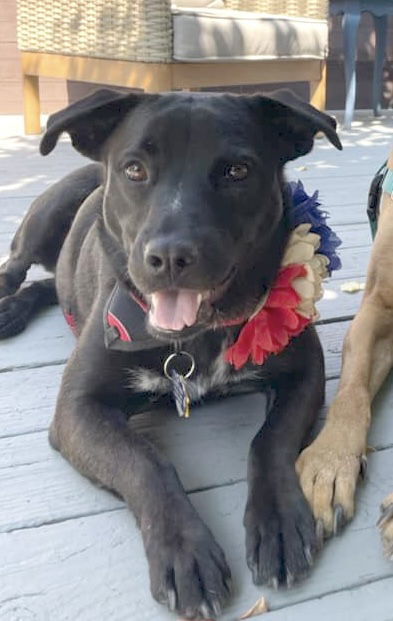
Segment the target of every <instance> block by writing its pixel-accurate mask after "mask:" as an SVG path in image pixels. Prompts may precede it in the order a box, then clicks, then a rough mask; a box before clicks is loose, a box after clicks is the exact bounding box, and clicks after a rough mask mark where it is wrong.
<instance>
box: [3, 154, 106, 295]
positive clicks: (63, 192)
mask: <svg viewBox="0 0 393 621" xmlns="http://www.w3.org/2000/svg"><path fill="white" fill-rule="evenodd" d="M101 176H102V166H101V165H100V164H89V165H88V166H84V167H83V168H79V169H77V170H75V171H73V172H72V173H70V174H69V175H67V176H66V177H64V179H62V180H61V181H58V182H57V183H55V184H54V185H53V186H51V187H50V188H48V189H47V190H45V192H43V193H42V194H41V195H40V196H38V197H37V198H36V199H35V200H34V202H33V203H32V205H31V207H30V209H29V210H28V212H27V214H26V215H25V217H24V218H23V220H22V223H21V225H20V227H19V228H18V230H17V232H16V233H15V236H14V238H13V240H12V243H11V252H10V256H9V259H8V260H7V261H6V262H5V263H4V264H3V265H1V266H0V298H3V297H5V296H9V295H12V294H13V293H15V292H16V291H17V290H18V289H19V287H20V285H21V284H22V283H23V281H24V280H25V278H26V274H27V271H28V270H29V268H30V267H31V265H32V264H33V263H34V264H40V265H43V266H44V267H46V269H47V270H49V271H51V272H53V271H54V269H55V266H56V262H57V259H58V256H59V253H60V250H61V247H62V245H63V241H64V239H65V236H66V235H67V233H68V231H69V228H70V226H71V224H72V221H73V219H74V217H75V214H76V212H77V211H78V209H79V207H80V206H81V205H82V203H83V201H84V200H85V199H86V198H87V196H89V194H91V192H92V191H93V190H94V189H95V188H96V187H98V186H99V185H100V183H101Z"/></svg>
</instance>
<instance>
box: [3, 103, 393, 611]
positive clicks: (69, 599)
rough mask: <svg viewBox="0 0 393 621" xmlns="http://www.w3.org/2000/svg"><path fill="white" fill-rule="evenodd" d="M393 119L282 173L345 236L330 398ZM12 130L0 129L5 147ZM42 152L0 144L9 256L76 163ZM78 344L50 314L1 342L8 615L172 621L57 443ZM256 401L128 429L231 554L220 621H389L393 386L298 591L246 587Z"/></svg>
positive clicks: (25, 141)
mask: <svg viewBox="0 0 393 621" xmlns="http://www.w3.org/2000/svg"><path fill="white" fill-rule="evenodd" d="M392 112H393V111H391V112H390V114H388V115H387V116H385V117H383V118H382V119H381V120H378V121H374V120H372V119H371V118H369V117H368V116H367V115H363V116H362V118H361V121H359V123H357V124H355V127H354V128H353V130H352V131H351V132H341V137H342V140H343V143H344V147H345V149H344V151H343V152H342V153H339V152H337V151H335V150H334V149H333V148H332V147H330V146H329V145H328V144H327V143H326V142H325V141H324V140H317V142H316V147H315V149H314V151H313V153H312V154H311V155H310V156H308V157H306V158H303V160H301V161H297V162H296V163H294V164H293V165H292V166H291V168H290V169H289V173H290V174H289V177H291V178H293V179H297V178H299V177H300V178H301V179H302V180H303V182H304V183H305V186H306V189H307V190H308V191H309V192H310V191H312V190H314V189H315V188H318V189H319V190H320V195H321V198H322V200H323V203H324V205H325V206H326V208H327V209H328V210H329V212H330V214H331V223H332V224H333V225H334V228H335V230H336V231H337V232H338V234H339V235H340V236H341V238H342V240H343V245H342V249H341V258H342V262H343V268H342V270H341V271H340V272H338V273H337V276H335V277H334V278H333V279H331V281H330V282H329V283H328V284H327V290H326V296H325V299H324V300H323V301H322V302H321V303H320V305H319V307H320V311H321V316H322V323H321V325H320V326H319V328H318V330H319V333H320V336H321V339H322V341H323V344H324V349H325V355H326V367H327V401H328V402H329V401H330V400H331V398H332V395H333V394H334V392H335V389H336V386H337V378H338V376H339V373H340V353H341V344H342V339H343V335H344V334H345V331H346V329H347V327H348V322H349V319H350V318H351V316H352V315H353V313H354V312H355V311H356V309H357V307H358V304H359V300H360V295H361V294H359V293H357V294H352V295H351V294H347V293H342V292H341V291H340V285H341V284H342V283H343V282H345V281H348V280H360V281H364V277H365V273H366V265H367V260H368V255H369V250H370V234H369V228H368V224H367V219H366V212H365V202H366V195H367V190H368V186H369V183H370V179H371V177H372V174H373V173H374V171H375V170H376V169H377V167H378V166H379V165H380V163H381V162H382V161H383V160H384V158H386V156H387V153H388V150H389V146H391V144H392V141H393V114H392ZM9 127H10V125H9V123H8V121H7V119H6V117H3V118H2V119H1V120H0V130H1V133H2V134H3V136H4V135H6V134H7V133H9ZM37 145H38V139H37V138H36V137H29V138H26V137H22V136H21V135H13V136H11V137H7V138H3V139H2V140H1V144H0V146H1V149H0V178H1V187H0V257H4V256H5V255H6V254H7V248H8V244H9V241H10V239H11V236H12V233H13V232H14V230H15V228H16V226H17V224H18V222H19V221H20V219H21V216H22V214H23V213H24V211H25V210H26V209H27V207H28V205H29V203H30V202H31V200H32V199H33V198H34V197H35V196H36V195H37V194H38V193H39V192H41V191H42V190H43V189H44V188H45V187H47V186H48V185H49V184H50V183H52V182H53V181H55V180H57V179H58V178H59V177H60V176H61V175H63V174H64V173H66V172H69V171H70V170H71V169H73V168H74V167H76V166H78V165H79V164H80V163H81V162H82V158H80V157H79V156H78V155H77V154H76V153H75V152H74V151H73V150H72V149H71V147H70V145H69V144H68V142H67V141H66V140H65V139H64V140H62V142H61V144H60V145H59V147H58V148H57V149H56V150H55V152H54V153H53V154H52V155H51V156H49V157H48V158H47V159H43V158H41V157H40V156H39V155H38V152H37ZM35 273H36V274H38V275H39V274H40V272H39V270H38V271H37V270H35ZM72 346H73V338H72V336H71V334H70V333H69V331H68V328H67V326H66V325H65V323H64V321H63V319H62V316H61V314H60V311H59V310H58V309H57V308H53V309H50V310H48V311H47V312H46V313H43V314H42V316H40V317H39V318H38V319H37V320H36V321H35V322H34V323H33V324H32V325H31V326H30V327H29V328H28V330H27V331H26V332H25V333H24V334H23V335H21V336H19V337H17V338H14V339H10V340H9V341H5V342H1V344H0V619H1V620H4V621H19V620H21V621H22V620H23V621H24V620H27V619H29V620H30V619H31V620H33V619H34V620H36V621H44V620H45V621H66V620H67V621H76V620H78V621H109V620H111V621H123V620H124V621H126V620H127V621H129V620H132V621H143V620H146V621H147V620H149V621H159V620H160V621H161V620H162V621H165V620H169V619H173V618H174V617H173V616H172V615H170V614H169V613H167V612H166V610H165V609H163V608H162V607H160V606H159V605H157V604H155V602H154V601H153V600H152V599H151V597H150V593H149V585H148V575H147V566H146V562H145V560H144V554H143V550H142V544H141V540H140V537H139V533H138V531H137V529H136V527H135V523H134V520H133V518H132V516H131V515H130V514H129V512H128V511H127V510H126V509H125V508H124V505H123V503H122V502H120V501H118V500H116V499H114V498H113V497H112V496H111V495H110V494H108V493H106V492H105V491H102V490H99V489H97V488H95V487H94V486H93V485H92V484H90V483H89V482H88V481H86V480H85V479H83V478H82V477H81V476H80V475H79V474H77V473H76V472H75V471H74V470H73V469H72V468H71V467H70V466H69V465H68V464H67V463H66V462H65V461H64V460H63V459H62V458H61V457H60V456H59V455H58V454H57V453H55V452H54V451H52V450H51V449H50V447H49V445H48V442H47V427H48V423H49V421H50V418H51V416H52V412H53V409H54V404H55V398H56V393H57V390H58V386H59V382H60V378H61V374H62V371H63V368H64V362H65V360H66V359H67V356H68V355H69V353H70V351H71V349H72ZM263 402H264V398H263V396H260V395H249V396H247V397H241V398H240V397H237V398H233V399H231V400H228V401H226V402H221V403H220V404H215V405H209V406H204V407H201V408H198V409H195V410H194V411H193V414H192V417H191V419H190V420H189V421H182V420H179V419H178V418H177V417H176V416H175V415H173V414H170V413H168V412H163V413H154V414H151V415H150V414H146V415H141V416H139V417H137V419H136V420H135V421H134V423H133V424H135V425H137V426H138V427H139V428H141V429H144V430H145V431H146V432H147V433H148V434H149V435H151V436H152V437H155V438H157V439H158V441H159V443H160V445H162V446H163V447H164V449H165V450H166V452H167V454H168V455H169V456H170V457H171V458H172V460H173V461H174V463H175V464H176V466H177V468H178V471H179V474H180V476H181V479H182V481H183V483H184V485H185V487H186V489H187V490H188V492H189V493H190V495H191V499H192V501H193V503H194V504H195V505H196V507H197V509H198V511H199V512H200V514H201V515H202V517H203V518H204V519H205V521H206V522H207V524H208V525H209V526H210V527H211V529H212V531H213V532H214V534H215V535H216V537H217V539H218V541H219V542H220V543H221V545H222V546H223V548H224V550H225V551H226V553H227V557H228V560H229V563H230V565H231V567H232V570H233V576H234V584H235V593H234V596H233V599H232V602H231V604H230V606H229V607H228V608H227V610H226V611H225V615H224V616H223V620H224V621H234V620H235V619H238V618H239V616H240V614H241V613H243V612H244V611H245V610H247V609H248V608H249V607H250V606H251V605H252V604H253V603H254V602H255V601H256V599H257V598H258V597H260V596H261V595H262V594H264V595H265V596H266V598H267V600H268V603H269V606H270V608H271V610H272V612H270V613H268V615H267V616H266V619H267V620H268V621H289V620H290V621H314V619H318V621H333V620H334V621H352V620H355V619H356V621H370V619H373V621H391V620H392V619H393V597H392V594H391V591H390V589H393V563H390V562H388V561H386V560H385V559H384V558H383V555H382V549H381V545H380V541H379V536H378V532H377V529H376V527H375V522H376V520H377V517H378V511H379V509H378V508H379V503H380V501H381V500H382V498H383V497H384V496H385V495H386V494H387V493H388V492H390V491H393V416H392V415H391V410H392V406H393V388H392V387H391V386H389V385H388V386H386V388H385V390H384V391H383V394H382V395H380V397H379V398H378V403H377V404H376V406H375V410H376V411H377V413H378V416H376V418H375V421H374V424H373V428H372V433H371V438H370V445H371V446H373V447H374V448H375V452H373V453H372V454H371V456H370V465H369V473H368V477H367V480H366V482H365V483H364V484H363V485H362V486H361V489H360V490H359V493H358V499H357V509H358V510H357V515H356V518H355V520H354V521H353V523H352V524H351V525H350V526H349V527H348V528H347V529H346V530H345V532H344V533H343V534H342V535H341V536H340V537H339V538H337V539H335V540H332V541H330V542H329V543H328V544H327V545H326V547H325V549H324V550H323V552H322V554H321V555H320V557H319V558H318V561H317V562H316V564H315V567H314V569H313V572H312V574H311V576H310V577H309V578H308V579H307V580H305V581H304V582H303V583H302V584H301V585H299V586H296V587H295V588H292V589H291V590H290V591H278V592H275V591H272V590H269V589H268V588H257V587H255V586H253V585H252V583H251V578H250V575H249V571H248V569H247V567H246V564H245V558H244V556H245V555H244V531H243V527H242V517H243V509H244V503H245V498H246V485H245V470H246V456H247V449H248V445H249V442H250V440H251V438H252V436H253V434H254V433H255V431H256V430H257V428H258V426H259V424H260V415H258V410H260V406H261V403H262V404H263Z"/></svg>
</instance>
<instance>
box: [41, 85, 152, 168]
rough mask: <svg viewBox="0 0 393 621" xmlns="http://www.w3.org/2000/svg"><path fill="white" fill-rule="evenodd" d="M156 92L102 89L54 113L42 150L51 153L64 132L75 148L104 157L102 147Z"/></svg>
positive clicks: (96, 158)
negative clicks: (120, 124)
mask: <svg viewBox="0 0 393 621" xmlns="http://www.w3.org/2000/svg"><path fill="white" fill-rule="evenodd" d="M156 97H157V96H156V95H147V94H143V93H126V94H124V93H120V92H119V91H113V90H110V89H101V90H98V91H96V92H95V93H93V94H92V95H89V96H88V97H85V98H84V99H81V100H79V101H77V102H76V103H74V104H71V105H70V106H68V107H67V108H64V109H63V110H60V111H59V112H56V113H55V114H52V115H51V116H50V117H49V119H48V123H47V129H46V132H45V134H44V136H43V138H42V140H41V144H40V152H41V154H42V155H47V154H48V153H50V152H51V151H53V149H54V148H55V146H56V143H57V141H58V139H59V136H60V134H62V133H63V132H67V133H68V134H69V135H70V137H71V142H72V144H73V146H74V147H75V149H76V150H77V151H79V152H80V153H82V155H86V156H87V157H90V158H91V159H93V160H100V155H101V150H102V146H103V144H104V143H105V140H106V139H107V138H108V137H109V135H110V134H111V132H112V131H113V130H114V129H115V127H116V126H117V125H118V124H119V123H120V121H122V119H123V118H124V116H125V114H127V112H129V111H130V110H131V109H132V108H134V107H135V106H137V105H138V104H140V103H141V102H142V101H146V100H147V99H154V98H156Z"/></svg>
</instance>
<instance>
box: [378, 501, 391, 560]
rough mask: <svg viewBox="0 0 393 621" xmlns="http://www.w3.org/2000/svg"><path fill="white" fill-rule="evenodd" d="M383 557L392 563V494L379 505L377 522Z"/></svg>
mask: <svg viewBox="0 0 393 621" xmlns="http://www.w3.org/2000/svg"><path fill="white" fill-rule="evenodd" d="M378 528H379V530H380V532H381V538H382V543H383V551H384V553H385V556H387V557H388V559H390V560H391V561H393V494H389V496H386V498H385V500H384V501H383V502H382V504H381V517H380V518H379V520H378Z"/></svg>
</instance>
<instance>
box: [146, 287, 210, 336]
mask: <svg viewBox="0 0 393 621" xmlns="http://www.w3.org/2000/svg"><path fill="white" fill-rule="evenodd" d="M201 300H202V296H201V294H200V293H199V292H198V291H192V290H191V289H178V290H177V291H156V292H155V293H153V294H152V296H151V309H150V321H151V323H152V325H153V326H156V327H157V328H161V329H162V330H176V331H180V330H183V328H185V326H192V325H194V323H195V322H196V318H197V314H198V310H199V307H200V305H201Z"/></svg>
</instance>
